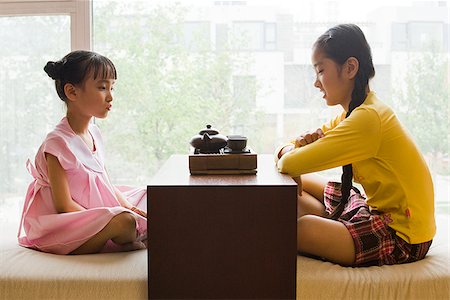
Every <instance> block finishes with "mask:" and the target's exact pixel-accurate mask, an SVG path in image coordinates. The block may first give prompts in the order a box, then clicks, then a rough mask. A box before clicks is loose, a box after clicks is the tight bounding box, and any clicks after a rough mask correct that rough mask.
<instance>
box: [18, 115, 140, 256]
mask: <svg viewBox="0 0 450 300" xmlns="http://www.w3.org/2000/svg"><path fill="white" fill-rule="evenodd" d="M89 132H90V134H91V135H92V138H93V139H94V144H95V148H96V150H95V152H92V151H91V150H90V149H89V148H88V146H87V145H86V144H85V143H84V142H83V140H82V139H81V138H80V137H79V136H78V135H76V134H75V133H74V132H73V130H72V128H71V127H70V125H69V123H68V121H67V118H63V119H62V120H61V122H60V123H59V124H58V125H57V126H56V128H55V129H54V130H53V131H52V132H50V133H49V134H48V135H47V137H46V139H45V140H44V142H43V143H42V145H41V147H40V148H39V150H38V152H37V154H36V158H35V166H33V164H32V163H31V162H30V161H29V160H28V162H27V168H28V170H29V172H30V173H31V175H32V176H33V177H34V180H33V181H32V182H31V184H30V185H29V187H28V191H27V194H26V198H25V203H24V207H23V212H22V219H21V222H20V227H19V233H18V241H19V244H20V245H21V246H24V247H29V248H34V249H38V250H41V251H44V252H50V253H56V254H68V253H70V252H72V251H73V250H75V249H77V248H78V247H79V246H81V245H82V244H84V243H85V242H86V241H88V240H89V239H90V238H91V237H92V236H94V235H95V234H96V233H97V232H99V231H100V230H102V229H103V228H104V227H105V226H106V225H107V224H108V223H109V221H110V220H111V219H112V218H113V217H114V216H115V215H117V214H120V213H122V212H129V213H132V214H133V215H135V216H136V219H137V222H136V230H137V233H138V237H139V238H142V237H144V236H146V234H147V220H146V219H145V218H143V217H141V216H139V215H137V214H135V213H134V212H132V211H130V210H128V209H126V208H124V207H122V206H121V205H120V203H119V201H118V200H117V198H116V196H115V193H114V190H113V186H112V184H111V182H110V181H109V179H108V176H107V174H106V170H105V166H104V150H103V141H102V137H101V134H100V131H99V129H98V128H97V126H95V125H94V124H91V125H89ZM45 153H49V154H52V155H54V156H55V157H57V158H58V160H59V163H60V164H61V166H62V167H63V169H64V170H65V171H66V174H67V181H68V184H69V190H70V194H71V197H72V199H73V200H74V201H75V202H77V203H78V204H79V205H81V206H83V207H84V208H86V210H84V211H79V212H70V213H57V211H56V209H55V207H54V205H53V200H52V193H51V188H50V185H49V179H48V174H47V161H46V159H45ZM118 189H119V190H120V191H121V192H122V193H123V194H124V196H125V197H126V198H127V200H128V201H129V202H130V203H131V204H133V205H135V206H137V207H139V208H140V209H142V210H144V211H147V197H146V196H147V193H146V190H145V189H144V188H130V187H124V186H121V187H118ZM22 227H23V229H24V231H25V234H24V235H23V234H22ZM107 245H109V246H111V245H114V243H112V242H111V241H109V242H108V243H107ZM117 249H118V248H117V247H116V249H115V250H113V247H112V248H108V246H107V247H105V248H104V252H109V251H118V250H117ZM119 251H120V250H119Z"/></svg>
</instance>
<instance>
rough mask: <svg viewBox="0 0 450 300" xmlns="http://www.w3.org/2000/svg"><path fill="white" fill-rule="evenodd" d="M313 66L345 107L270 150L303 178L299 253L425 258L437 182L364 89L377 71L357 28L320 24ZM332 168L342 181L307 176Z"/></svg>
mask: <svg viewBox="0 0 450 300" xmlns="http://www.w3.org/2000/svg"><path fill="white" fill-rule="evenodd" d="M312 64H313V66H314V69H315V71H316V74H317V78H316V81H315V82H314V86H315V87H317V88H318V89H320V91H321V92H322V93H323V98H324V99H325V100H326V102H327V105H341V106H342V107H343V109H344V112H343V113H342V114H341V115H338V116H337V117H336V118H334V119H333V120H331V121H330V122H328V123H326V124H324V125H322V126H321V128H319V129H317V130H316V131H314V132H312V133H306V134H303V135H301V136H299V137H298V138H297V139H296V140H295V141H292V142H291V143H288V144H286V145H283V146H282V147H280V148H279V149H277V151H276V156H275V159H276V162H277V166H278V169H279V171H280V172H282V173H287V174H289V175H291V176H292V177H294V179H296V181H297V182H298V183H299V191H300V193H299V198H298V221H297V227H298V228H297V234H298V238H297V244H298V246H297V247H298V251H299V252H301V253H304V254H308V255H313V256H318V257H322V258H324V259H326V260H329V261H332V262H336V263H339V264H342V265H349V266H367V265H383V264H399V263H406V262H412V261H416V260H420V259H422V258H424V257H425V255H426V253H427V252H428V249H429V247H430V245H431V240H432V239H433V236H434V234H435V230H436V228H435V220H434V195H433V183H432V180H431V176H430V173H429V170H428V168H427V165H426V163H425V161H424V159H423V158H422V155H421V154H420V152H419V150H418V149H417V147H416V145H415V144H414V142H413V140H412V138H411V137H410V136H409V134H408V133H407V132H406V130H405V128H404V127H402V125H401V124H400V122H399V120H398V119H397V117H396V116H395V114H394V112H393V111H392V110H391V108H390V107H388V106H387V105H385V104H384V103H383V102H381V101H380V100H379V99H378V98H377V96H376V94H375V93H374V92H372V91H370V89H369V79H371V78H372V77H373V76H374V75H375V70H374V67H373V63H372V55H371V51H370V47H369V45H368V43H367V41H366V39H365V37H364V34H363V32H362V31H361V29H360V28H359V27H358V26H356V25H353V24H343V25H338V26H336V27H333V28H331V29H329V30H328V31H326V32H325V33H324V34H323V35H321V36H320V37H319V38H318V39H317V41H316V42H315V44H314V46H313V54H312ZM338 166H343V174H342V180H341V181H342V184H341V183H335V182H327V181H325V180H324V179H322V178H321V177H319V175H314V174H307V173H312V172H316V171H321V170H325V169H330V168H334V167H338ZM305 174H306V175H305ZM352 179H354V180H355V181H356V182H358V183H360V184H361V185H362V186H363V187H364V191H365V193H366V195H367V196H365V195H362V194H361V193H360V192H359V191H358V190H357V189H356V188H354V187H353V186H352Z"/></svg>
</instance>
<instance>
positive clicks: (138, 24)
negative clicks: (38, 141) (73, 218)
mask: <svg viewBox="0 0 450 300" xmlns="http://www.w3.org/2000/svg"><path fill="white" fill-rule="evenodd" d="M94 9H98V11H99V12H100V11H101V13H99V14H98V16H99V17H97V18H94V39H95V49H94V50H96V51H99V52H101V53H102V54H105V55H106V56H108V57H110V58H111V59H112V60H113V62H114V63H115V65H116V67H117V70H118V81H117V86H116V91H117V93H116V95H115V99H116V101H114V102H113V106H114V111H113V113H112V114H111V115H110V117H108V119H106V120H105V121H101V120H99V121H98V122H99V124H100V125H101V126H102V127H103V128H104V130H103V133H104V136H105V139H106V140H107V143H108V146H109V148H108V152H110V153H111V156H110V157H109V159H108V161H109V162H111V161H112V162H113V163H114V164H115V166H113V167H112V168H110V169H111V173H112V174H113V175H114V177H115V178H116V179H119V180H120V181H127V180H125V179H124V178H120V175H121V174H127V177H130V178H133V181H134V182H135V181H136V180H135V178H136V177H137V178H138V179H139V176H141V179H145V178H148V177H151V175H152V174H153V173H154V171H155V170H156V169H157V168H158V167H159V165H160V164H161V163H162V162H163V161H164V160H165V159H166V158H167V157H168V156H169V155H171V154H173V153H188V151H189V141H190V138H191V137H192V136H193V135H194V134H197V133H198V131H199V130H200V129H202V128H204V127H205V125H206V124H207V123H210V124H212V125H213V126H214V127H218V129H219V130H220V131H221V132H222V133H229V132H231V131H233V130H234V128H235V127H238V128H242V127H240V126H239V125H240V124H241V123H242V121H241V120H242V118H244V117H246V118H247V117H248V115H249V114H255V112H254V111H255V107H254V106H253V107H252V106H251V105H247V104H245V103H239V102H238V101H236V97H234V96H233V82H232V81H233V72H234V70H236V69H237V68H238V67H239V69H240V70H245V69H246V66H247V65H248V61H249V56H250V55H249V54H245V55H242V54H239V53H237V52H233V51H231V50H227V49H232V48H231V46H230V45H229V46H228V47H225V48H226V49H224V50H221V51H212V50H211V48H212V47H211V45H210V40H209V35H208V36H207V38H204V37H202V35H201V34H198V35H194V37H193V39H192V40H191V41H187V40H186V38H185V34H184V31H183V30H184V27H183V26H184V25H185V15H186V13H187V9H186V8H184V7H182V6H180V5H168V6H158V7H152V8H149V7H148V6H146V5H145V4H144V3H142V2H132V3H129V4H126V5H125V4H123V3H122V4H121V3H116V2H107V3H106V4H105V3H103V4H102V3H100V4H99V6H98V7H94ZM248 88H249V89H252V90H254V89H255V88H256V85H252V86H250V87H248ZM242 133H243V134H245V132H242ZM252 134H253V136H257V132H254V131H252ZM133 172H134V173H135V174H136V177H134V176H133V175H132V173H133Z"/></svg>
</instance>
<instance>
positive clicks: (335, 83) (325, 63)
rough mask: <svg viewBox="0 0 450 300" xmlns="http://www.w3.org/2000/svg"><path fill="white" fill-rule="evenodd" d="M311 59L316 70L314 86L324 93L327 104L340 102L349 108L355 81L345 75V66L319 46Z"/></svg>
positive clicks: (331, 104) (345, 107) (332, 104)
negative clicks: (325, 53)
mask: <svg viewBox="0 0 450 300" xmlns="http://www.w3.org/2000/svg"><path fill="white" fill-rule="evenodd" d="M311 61H312V65H313V68H314V71H315V72H316V80H315V82H314V86H315V87H316V88H318V89H319V90H320V91H321V92H322V93H323V99H325V100H326V101H327V105H329V106H334V105H337V104H340V105H342V106H343V107H344V109H345V110H347V109H348V104H349V103H350V100H351V94H352V91H353V81H351V80H349V79H347V78H346V77H345V76H343V69H344V68H343V66H340V65H338V64H337V63H336V62H334V61H333V60H332V59H330V58H328V57H326V56H325V55H324V54H323V52H322V51H320V49H317V48H315V49H314V50H313V54H312V57H311Z"/></svg>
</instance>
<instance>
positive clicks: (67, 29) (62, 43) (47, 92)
mask: <svg viewBox="0 0 450 300" xmlns="http://www.w3.org/2000/svg"><path fill="white" fill-rule="evenodd" d="M82 7H83V8H84V6H82ZM80 9H81V7H77V4H75V3H73V2H70V1H66V2H65V3H62V4H61V3H49V2H47V3H45V4H43V3H38V2H37V1H34V2H29V3H25V2H21V3H12V2H9V3H1V2H0V28H1V29H2V30H0V45H1V46H0V65H1V66H2V67H1V68H0V124H1V127H0V165H1V166H2V168H1V170H0V178H1V180H0V207H1V208H0V220H6V219H8V218H13V219H14V220H15V219H17V217H18V216H19V215H20V212H21V207H22V204H23V199H24V197H25V192H26V189H27V186H28V184H29V183H30V181H31V176H30V174H28V172H27V170H26V168H25V163H26V160H27V159H31V160H32V161H33V160H34V156H35V154H36V151H37V149H38V147H39V145H40V144H41V143H42V140H43V139H44V138H45V135H46V134H47V133H48V132H49V131H50V130H52V129H53V127H54V126H55V125H56V123H57V122H58V121H59V120H60V119H61V117H62V116H63V115H64V114H65V107H64V103H63V102H62V101H61V100H59V98H58V96H57V95H56V93H55V91H54V85H53V82H52V80H51V79H50V78H48V76H47V75H46V74H45V72H44V71H43V67H44V66H45V64H46V63H47V61H49V60H56V59H59V58H61V57H63V56H64V55H65V54H67V53H68V52H69V51H70V50H71V45H72V46H75V47H82V46H83V45H89V41H84V40H83V37H82V36H83V32H84V30H83V28H86V26H85V25H79V28H80V30H79V32H78V33H77V34H76V35H75V34H73V32H72V31H71V25H72V24H79V23H80V19H82V18H81V17H80V14H81V13H80ZM6 207H8V208H9V209H3V208H6ZM11 210H14V211H16V212H17V214H16V215H11V214H10V212H11Z"/></svg>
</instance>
